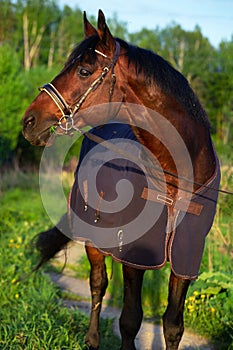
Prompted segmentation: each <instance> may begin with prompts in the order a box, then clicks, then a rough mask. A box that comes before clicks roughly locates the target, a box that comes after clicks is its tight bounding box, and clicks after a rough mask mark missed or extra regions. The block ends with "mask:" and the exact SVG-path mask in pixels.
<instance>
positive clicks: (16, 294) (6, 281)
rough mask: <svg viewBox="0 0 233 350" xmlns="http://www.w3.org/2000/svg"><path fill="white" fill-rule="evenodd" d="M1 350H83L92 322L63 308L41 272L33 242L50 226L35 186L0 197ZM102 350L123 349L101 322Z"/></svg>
mask: <svg viewBox="0 0 233 350" xmlns="http://www.w3.org/2000/svg"><path fill="white" fill-rule="evenodd" d="M0 205H1V212H0V227H1V256H0V268H1V277H0V349H1V350H51V349H52V350H61V349H62V350H65V349H67V350H81V349H82V350H83V349H85V340H84V339H85V334H86V332H87V328H88V322H89V319H88V318H87V317H86V316H84V315H83V314H81V313H80V312H79V310H78V309H77V310H68V309H66V308H65V307H63V306H62V302H61V292H60V290H59V289H58V288H57V287H56V286H55V285H54V284H53V283H52V282H51V281H50V279H49V277H48V276H46V275H45V274H44V273H43V272H42V271H39V272H38V273H32V269H33V267H35V265H36V262H37V255H36V253H35V252H34V251H33V248H32V247H31V239H32V238H33V236H35V235H36V234H37V233H38V232H40V231H42V230H45V229H46V228H48V227H50V226H51V223H50V221H49V219H48V217H47V216H46V214H45V212H44V209H43V206H42V203H41V201H40V197H39V193H38V191H37V190H36V186H34V185H33V189H29V188H25V186H24V188H23V189H22V188H14V189H8V191H7V192H4V194H2V195H1V197H0ZM101 339H102V343H101V349H103V350H105V349H108V347H109V343H111V347H112V349H118V348H119V340H118V339H117V338H116V337H114V335H113V334H112V324H111V321H109V320H102V321H101Z"/></svg>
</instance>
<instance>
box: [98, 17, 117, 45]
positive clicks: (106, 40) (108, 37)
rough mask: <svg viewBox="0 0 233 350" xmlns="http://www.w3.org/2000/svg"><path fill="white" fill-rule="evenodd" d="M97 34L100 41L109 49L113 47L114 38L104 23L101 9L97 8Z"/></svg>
mask: <svg viewBox="0 0 233 350" xmlns="http://www.w3.org/2000/svg"><path fill="white" fill-rule="evenodd" d="M98 34H99V38H100V40H101V41H102V43H103V44H104V45H105V46H107V47H108V48H110V49H113V48H115V40H114V38H113V36H112V34H111V32H110V30H109V28H108V26H107V24H106V21H105V16H104V14H103V12H102V11H101V10H99V16H98Z"/></svg>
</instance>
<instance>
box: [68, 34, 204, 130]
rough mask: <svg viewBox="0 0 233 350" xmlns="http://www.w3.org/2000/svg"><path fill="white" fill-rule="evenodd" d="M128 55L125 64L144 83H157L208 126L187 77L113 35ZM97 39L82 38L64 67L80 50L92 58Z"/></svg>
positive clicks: (96, 37)
mask: <svg viewBox="0 0 233 350" xmlns="http://www.w3.org/2000/svg"><path fill="white" fill-rule="evenodd" d="M116 40H117V41H118V42H119V43H120V45H121V47H124V48H125V49H126V51H127V55H128V64H129V65H130V64H131V63H132V64H134V65H135V67H136V73H137V75H139V76H141V78H143V79H144V80H145V83H146V84H148V85H155V84H156V85H158V86H159V87H160V88H161V90H162V91H163V92H164V93H165V94H168V95H170V96H172V97H174V98H175V99H176V100H177V101H178V102H179V103H180V104H181V105H182V106H183V108H184V109H185V110H186V111H187V113H188V114H189V115H190V116H191V117H192V118H193V119H195V120H197V121H199V122H201V123H202V124H203V125H205V126H206V127H208V128H210V123H209V120H208V117H207V114H206V112H205V110H204V108H203V107H202V105H201V103H200V101H199V100H198V98H197V96H196V95H195V93H194V92H193V90H192V88H191V87H190V85H189V83H188V81H187V79H186V78H185V77H184V76H183V75H182V74H181V73H180V72H178V71H177V70H176V69H175V68H173V67H172V66H171V64H170V63H169V62H167V61H166V60H165V59H163V58H162V57H161V56H159V55H157V54H155V53H154V52H152V51H150V50H146V49H142V48H140V47H137V46H134V45H131V44H129V43H127V42H125V41H124V40H122V39H119V38H116ZM98 42H99V38H98V36H97V35H94V36H91V37H89V38H87V39H85V40H83V41H82V42H81V43H80V44H79V45H78V46H77V47H76V48H75V49H74V50H73V52H72V53H71V55H70V57H69V58H68V60H67V62H66V64H65V67H64V69H65V68H66V67H68V66H69V65H72V64H73V63H74V62H75V61H77V60H78V59H82V56H83V54H84V53H87V52H89V60H90V63H91V62H93V63H94V62H95V59H96V54H95V51H94V49H95V47H96V45H97V43H98Z"/></svg>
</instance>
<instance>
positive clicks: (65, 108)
mask: <svg viewBox="0 0 233 350" xmlns="http://www.w3.org/2000/svg"><path fill="white" fill-rule="evenodd" d="M115 43H116V50H115V54H114V56H113V58H112V59H111V61H110V63H109V64H108V65H107V66H105V67H104V68H103V69H102V72H101V73H100V75H99V76H98V77H97V78H96V79H95V80H94V81H93V82H92V83H91V85H90V87H89V88H88V89H87V90H86V91H85V92H84V94H83V95H82V96H81V97H80V98H79V99H78V101H77V102H74V103H73V104H71V105H69V104H68V103H67V102H66V100H65V99H64V97H63V96H62V95H61V94H60V92H59V91H58V90H57V89H56V88H55V86H54V85H53V84H51V83H48V84H45V85H44V86H42V87H40V88H39V90H40V91H45V92H46V93H47V94H48V95H49V96H50V97H51V99H52V100H53V102H54V103H55V104H56V105H57V107H58V108H59V110H60V111H61V113H62V117H61V118H60V119H59V121H58V125H53V126H52V127H51V132H54V131H55V129H56V127H57V126H60V128H61V129H62V130H64V131H65V132H66V133H67V132H68V131H70V130H72V129H75V130H78V131H79V132H81V130H79V129H78V128H77V127H75V125H74V119H73V118H74V115H75V114H76V113H77V112H78V111H79V109H80V107H81V106H82V104H83V102H84V101H85V99H86V98H87V96H88V95H89V94H90V93H91V92H92V91H95V90H96V89H97V88H98V87H99V85H100V84H101V83H102V81H103V80H104V78H105V77H106V75H107V74H108V72H109V71H110V70H111V73H112V84H111V87H110V90H109V102H111V99H112V95H113V92H114V86H115V83H116V75H115V73H114V67H115V64H116V62H117V60H118V57H119V54H120V44H119V43H118V42H117V41H116V42H115ZM95 52H96V53H97V54H100V55H101V56H103V57H106V58H107V56H106V55H105V54H103V53H102V52H100V51H98V50H95Z"/></svg>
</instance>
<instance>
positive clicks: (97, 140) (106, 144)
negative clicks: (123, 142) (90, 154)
mask: <svg viewBox="0 0 233 350" xmlns="http://www.w3.org/2000/svg"><path fill="white" fill-rule="evenodd" d="M84 135H85V136H87V137H88V138H89V139H90V140H92V141H94V142H95V143H97V144H102V143H103V142H104V144H103V146H104V147H105V148H107V149H109V150H110V151H113V152H115V153H117V154H120V155H121V156H123V157H126V158H128V159H129V160H131V161H133V162H135V163H136V164H139V162H138V158H137V157H135V156H134V155H132V154H131V153H129V152H127V151H125V150H123V149H121V148H119V147H117V146H116V145H114V144H113V143H111V142H109V141H107V140H104V139H103V138H102V137H99V136H97V135H94V134H91V133H89V132H88V131H87V132H85V134H84ZM140 164H142V165H144V166H145V167H146V168H149V169H154V170H157V171H159V172H162V173H164V174H166V175H170V176H172V177H175V178H177V179H178V180H183V181H186V182H188V183H192V184H194V185H198V186H200V187H204V188H208V189H210V190H213V191H216V192H220V193H223V194H230V195H233V192H231V191H227V190H221V189H217V188H215V187H212V186H208V185H205V184H203V183H200V182H197V181H193V180H190V179H188V178H187V177H183V176H179V175H176V174H174V173H172V172H170V171H167V170H164V169H163V170H161V169H160V168H159V167H156V166H155V165H152V164H151V163H150V162H147V161H145V160H142V159H140ZM192 193H193V194H195V192H192Z"/></svg>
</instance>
